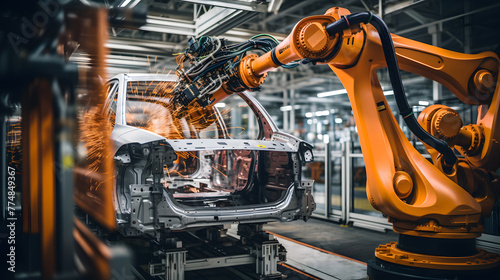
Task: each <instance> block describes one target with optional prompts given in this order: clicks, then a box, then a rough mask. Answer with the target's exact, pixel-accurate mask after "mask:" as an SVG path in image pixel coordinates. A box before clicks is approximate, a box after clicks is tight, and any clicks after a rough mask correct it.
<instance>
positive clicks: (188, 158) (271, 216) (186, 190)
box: [103, 74, 315, 238]
mask: <svg viewBox="0 0 500 280" xmlns="http://www.w3.org/2000/svg"><path fill="white" fill-rule="evenodd" d="M134 83H135V85H137V86H139V87H142V93H139V90H138V89H137V86H134ZM167 83H169V85H168V87H167V86H165V85H166V84H167ZM170 83H172V84H170ZM175 83H176V79H175V76H173V75H160V74H156V75H155V74H120V75H117V76H115V77H113V78H112V79H111V80H110V81H109V82H108V83H107V88H108V92H107V94H108V96H107V99H106V102H105V104H104V107H103V110H104V114H105V115H106V116H108V118H109V119H110V121H111V122H113V124H112V125H113V130H112V133H111V139H112V141H113V150H112V154H113V157H114V160H115V167H116V170H115V172H116V176H115V187H114V192H113V203H114V207H115V212H116V218H117V226H118V229H119V231H120V232H121V233H122V234H123V235H126V236H140V235H143V234H148V235H151V236H155V237H157V238H159V237H160V232H161V230H163V229H167V230H171V231H178V230H186V229H191V228H198V227H207V226H218V225H224V224H234V223H266V222H272V221H293V220H296V219H304V220H307V219H308V218H309V217H310V215H311V213H312V212H313V211H314V209H315V203H314V200H313V198H312V194H311V189H312V184H313V182H312V181H311V180H304V179H302V172H301V171H302V165H303V164H305V163H306V162H310V161H312V160H313V156H312V146H311V145H310V144H308V143H306V142H305V141H302V140H300V139H298V138H296V137H294V136H292V135H289V134H286V133H283V132H281V131H280V130H279V129H278V127H277V126H276V125H275V123H274V122H273V120H272V119H271V117H270V116H269V114H268V113H267V112H266V110H265V109H264V108H263V106H262V105H261V104H260V103H259V102H258V101H257V100H256V99H255V98H254V97H253V96H252V95H251V94H250V93H248V92H240V93H234V94H236V95H239V97H241V99H242V100H243V101H244V103H245V104H246V105H244V106H248V108H249V109H251V110H252V111H253V113H254V114H255V117H256V119H257V123H258V130H259V133H258V135H257V137H256V139H253V140H250V139H232V138H231V136H230V135H229V133H228V130H227V127H226V123H225V121H224V118H223V116H222V115H221V112H220V111H219V109H218V108H217V107H215V106H211V107H210V108H209V109H205V108H202V109H198V110H196V111H197V114H198V115H197V118H194V117H193V116H191V115H189V113H188V116H184V117H182V118H180V117H179V118H178V117H176V116H174V117H172V116H171V115H168V114H170V113H169V109H171V108H172V104H169V103H168V102H169V101H170V100H171V99H169V98H168V96H167V95H165V94H163V95H155V94H158V92H156V93H155V92H154V91H152V90H151V88H153V87H154V86H155V85H156V88H158V87H159V86H160V87H161V86H164V87H165V88H166V89H165V92H167V91H168V92H170V90H169V88H171V86H172V85H175ZM148 84H149V86H148ZM141 85H142V86H141ZM150 86H151V87H150ZM148 88H149V89H148ZM158 96H161V97H158ZM200 110H202V111H201V113H203V114H204V115H210V116H212V117H211V119H210V120H208V121H207V118H206V116H201V117H200V116H199V114H200ZM159 112H165V113H164V115H161V116H162V117H161V119H160V120H159V122H162V121H163V122H165V119H168V120H170V121H169V123H168V124H166V125H165V124H164V125H163V126H162V127H163V130H167V128H166V127H168V130H175V131H176V133H177V134H175V135H176V136H175V137H174V138H170V137H169V136H168V135H171V132H169V133H170V134H169V133H163V132H164V131H162V133H156V132H159V131H156V130H154V129H151V127H150V125H151V124H152V123H154V122H155V121H153V119H154V116H156V115H158V114H159ZM162 114H163V113H162ZM111 115H113V117H110V116H111ZM167 116H168V117H167ZM200 118H202V119H203V121H200ZM127 119H128V120H127ZM130 119H134V120H135V121H136V122H138V123H139V124H140V125H134V124H133V123H131V121H130ZM193 119H196V120H195V121H193ZM139 120H140V121H139ZM186 120H187V121H186ZM173 123H175V125H173ZM200 123H202V125H200ZM208 126H210V127H213V129H212V130H211V131H209V134H210V133H211V135H212V137H205V138H202V137H200V135H201V134H203V133H205V132H201V131H202V130H207V129H206V127H208ZM193 127H203V129H198V128H195V129H193ZM179 130H187V131H188V132H186V131H184V132H179ZM213 131H215V132H213Z"/></svg>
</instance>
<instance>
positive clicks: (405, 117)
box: [403, 112, 413, 119]
mask: <svg viewBox="0 0 500 280" xmlns="http://www.w3.org/2000/svg"><path fill="white" fill-rule="evenodd" d="M411 115H413V112H411V113H409V114H408V115H406V116H404V117H403V119H406V118H408V117H409V116H411Z"/></svg>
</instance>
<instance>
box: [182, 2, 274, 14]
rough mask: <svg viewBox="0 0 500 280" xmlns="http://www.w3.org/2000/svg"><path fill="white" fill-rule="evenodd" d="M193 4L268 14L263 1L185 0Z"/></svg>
mask: <svg viewBox="0 0 500 280" xmlns="http://www.w3.org/2000/svg"><path fill="white" fill-rule="evenodd" d="M183 1H184V2H190V3H193V4H199V5H207V6H215V7H223V8H230V9H237V10H243V11H251V12H267V8H268V7H267V4H264V3H263V2H262V1H242V0H183Z"/></svg>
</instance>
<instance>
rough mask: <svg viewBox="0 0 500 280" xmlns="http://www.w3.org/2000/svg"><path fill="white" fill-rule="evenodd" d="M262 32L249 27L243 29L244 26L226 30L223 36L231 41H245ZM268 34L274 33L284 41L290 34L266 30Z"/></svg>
mask: <svg viewBox="0 0 500 280" xmlns="http://www.w3.org/2000/svg"><path fill="white" fill-rule="evenodd" d="M261 33H262V32H259V31H256V30H249V29H242V28H233V29H231V30H228V31H226V32H225V33H224V34H222V35H221V37H224V38H226V39H228V40H230V41H234V42H243V41H247V40H248V39H250V38H252V37H253V36H255V35H258V34H261ZM266 34H269V35H272V36H273V37H274V38H276V40H278V41H280V42H281V41H283V40H285V39H286V37H287V36H288V35H287V34H283V33H273V32H266Z"/></svg>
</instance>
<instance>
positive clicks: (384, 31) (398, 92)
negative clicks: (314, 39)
mask: <svg viewBox="0 0 500 280" xmlns="http://www.w3.org/2000/svg"><path fill="white" fill-rule="evenodd" d="M359 23H365V24H368V23H371V24H372V25H373V26H374V27H375V28H376V29H377V31H378V34H379V37H380V41H381V43H382V49H383V50H384V56H385V61H386V63H387V69H388V70H389V77H390V80H391V85H392V89H393V91H394V97H395V99H396V104H397V106H398V109H399V113H400V115H401V116H403V119H404V120H405V123H406V125H407V126H408V128H409V129H410V130H411V132H413V133H414V134H415V136H417V137H418V138H419V139H420V140H421V141H422V142H424V143H426V144H427V145H429V146H431V147H433V148H434V149H436V150H437V151H438V152H440V153H441V154H443V158H444V162H445V164H446V165H449V166H452V165H454V164H455V163H456V162H457V156H456V155H455V153H454V152H453V150H452V149H451V147H450V146H448V144H447V143H446V142H445V141H442V140H439V139H437V138H435V137H434V136H432V135H431V134H429V133H428V132H427V131H425V130H424V129H423V128H422V127H421V126H420V124H419V123H418V121H417V118H416V117H415V115H413V110H412V108H411V107H410V105H409V104H408V100H407V99H406V94H405V91H404V87H403V82H402V80H401V75H400V73H399V66H398V61H397V59H396V51H395V50H394V44H393V42H392V37H391V33H390V31H389V28H388V27H387V25H386V24H385V22H384V21H383V20H382V19H380V18H379V17H377V16H375V15H373V14H372V13H371V12H361V13H355V14H350V15H347V16H343V17H342V18H341V19H339V20H337V21H335V22H334V23H331V24H329V25H327V26H326V31H327V32H328V34H330V36H334V35H335V34H337V33H340V32H342V31H343V30H344V29H347V28H349V26H351V25H354V24H359Z"/></svg>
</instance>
